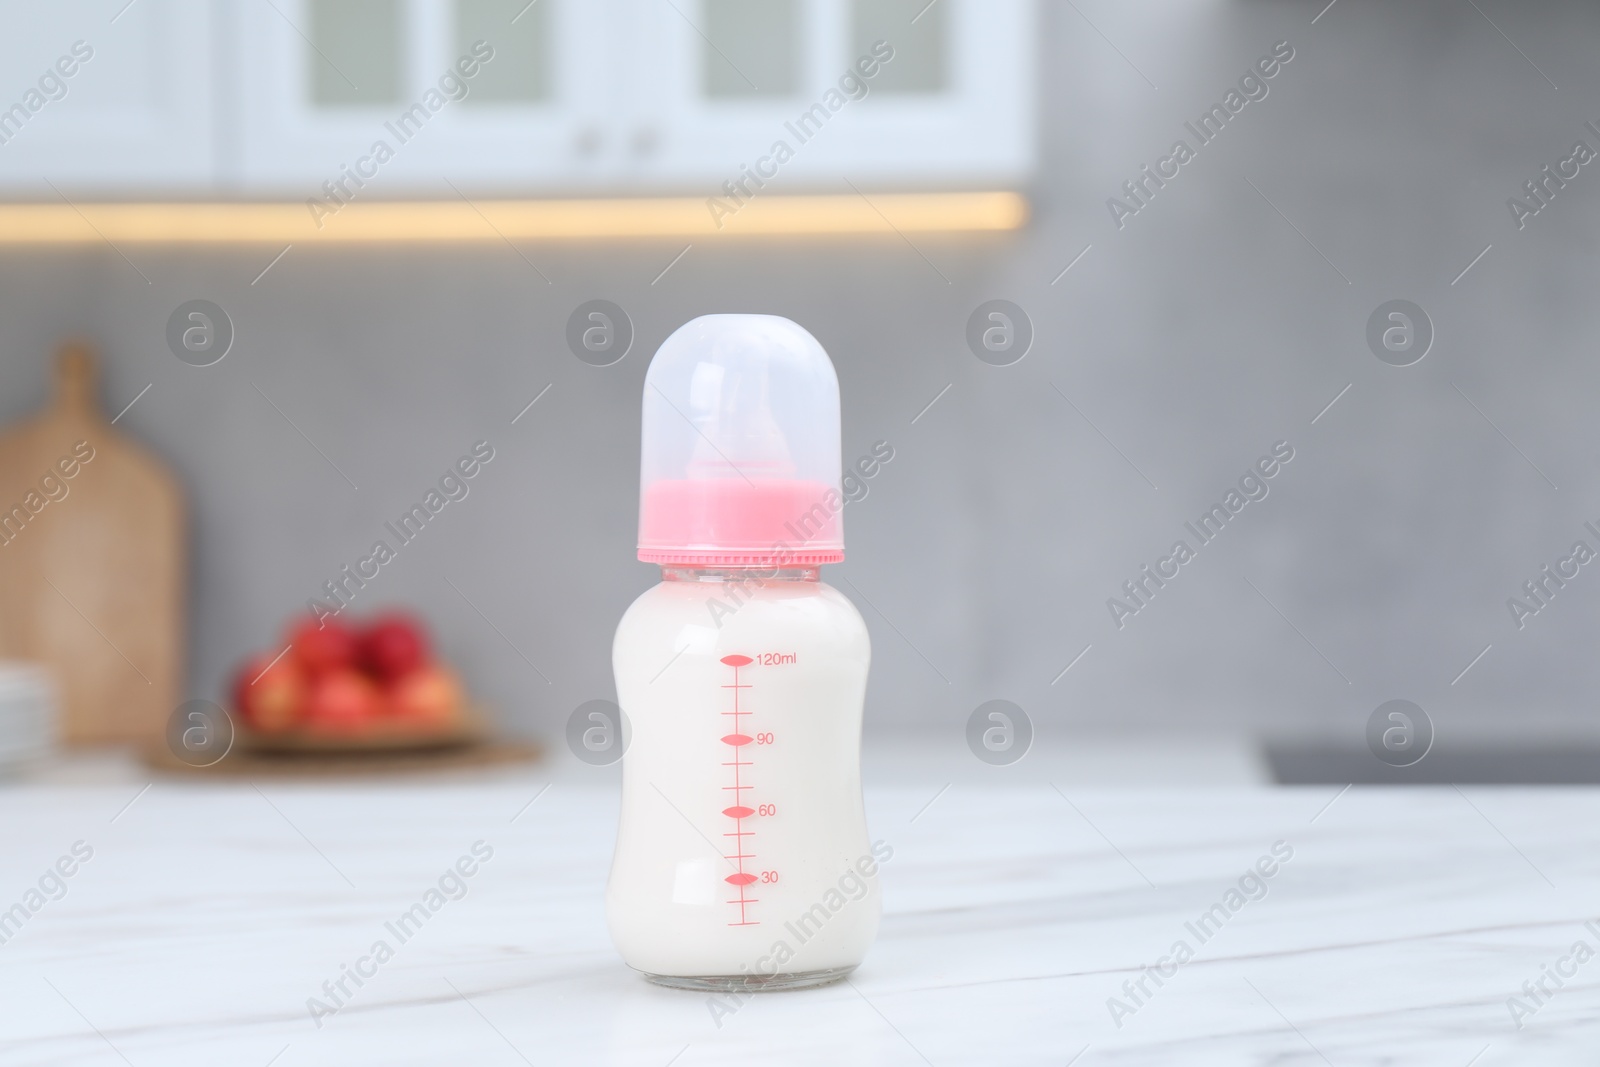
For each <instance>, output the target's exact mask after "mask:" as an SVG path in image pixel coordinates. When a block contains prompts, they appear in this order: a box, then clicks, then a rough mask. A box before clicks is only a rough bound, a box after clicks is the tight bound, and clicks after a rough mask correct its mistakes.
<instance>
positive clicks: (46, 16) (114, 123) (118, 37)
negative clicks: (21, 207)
mask: <svg viewBox="0 0 1600 1067" xmlns="http://www.w3.org/2000/svg"><path fill="white" fill-rule="evenodd" d="M212 10H213V9H212V5H211V3H210V2H209V0H137V2H136V3H133V4H131V5H129V4H128V0H85V2H73V3H41V2H39V0H0V26H3V27H4V28H5V32H4V33H0V193H3V194H4V195H5V196H7V197H8V198H11V199H19V200H59V198H60V196H66V197H67V198H69V199H76V198H78V197H80V196H82V197H138V196H143V195H149V194H166V193H170V192H174V191H182V192H200V193H203V192H205V191H206V190H208V189H209V188H211V186H212V183H213V181H214V179H215V176H216V162H217V161H216V154H215V141H214V138H213V127H214V123H215V120H216V113H215V111H214V110H213V94H212V92H211V86H212V82H213V77H214V76H215V74H216V71H215V69H214V68H215V60H216V53H215V45H216V43H217V41H216V36H215V33H214V25H213V22H212ZM58 191H59V192H58Z"/></svg>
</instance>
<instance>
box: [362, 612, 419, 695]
mask: <svg viewBox="0 0 1600 1067" xmlns="http://www.w3.org/2000/svg"><path fill="white" fill-rule="evenodd" d="M428 656H429V650H428V633H427V630H426V629H425V628H424V627H423V625H422V623H420V622H418V621H417V620H416V619H414V618H412V617H411V616H410V615H406V614H403V613H401V612H388V613H386V614H383V615H379V616H378V617H377V618H375V619H373V620H372V621H371V622H370V623H368V624H367V627H366V629H365V630H363V631H362V633H361V662H362V663H363V664H364V665H365V666H366V668H367V670H369V671H371V672H372V673H373V674H375V675H377V676H378V677H379V678H382V679H385V680H387V681H393V680H394V679H396V678H399V677H400V676H401V675H403V674H408V673H410V672H411V671H414V670H417V669H418V668H419V667H421V666H423V665H424V664H425V663H427V662H428Z"/></svg>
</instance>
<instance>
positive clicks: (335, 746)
mask: <svg viewBox="0 0 1600 1067" xmlns="http://www.w3.org/2000/svg"><path fill="white" fill-rule="evenodd" d="M488 739H489V728H488V717H487V716H486V715H485V714H484V713H483V712H482V709H479V708H476V707H468V708H467V709H466V710H465V711H464V712H463V713H462V715H461V717H460V718H459V719H458V720H457V721H456V722H454V723H452V724H449V725H447V726H444V727H438V726H418V725H417V724H415V723H409V722H403V721H395V720H390V719H376V720H374V721H373V722H372V723H371V724H370V725H368V726H365V727H363V728H362V729H361V730H360V731H359V732H351V733H328V732H324V731H317V730H286V731H284V732H282V733H270V734H264V733H257V732H255V731H253V730H250V729H249V728H248V727H247V728H246V729H244V730H243V731H241V732H240V736H239V743H240V744H241V745H242V746H243V747H245V748H247V749H248V750H249V751H251V752H261V753H272V754H274V755H316V754H319V753H325V752H337V753H354V752H411V751H422V750H426V749H435V748H458V747H461V746H465V745H475V744H481V743H482V742H484V741H486V740H488Z"/></svg>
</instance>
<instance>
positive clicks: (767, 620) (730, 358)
mask: <svg viewBox="0 0 1600 1067" xmlns="http://www.w3.org/2000/svg"><path fill="white" fill-rule="evenodd" d="M643 417H644V423H643V434H642V445H643V448H642V453H643V455H642V461H641V463H640V481H641V485H640V494H639V558H640V559H641V560H643V561H645V562H647V563H655V564H659V565H660V567H661V582H660V584H659V585H657V586H655V587H654V588H653V589H650V590H649V591H648V592H646V593H645V594H644V595H643V596H641V597H639V599H638V600H636V601H634V602H633V605H632V606H631V607H630V608H629V609H628V611H627V613H626V614H625V615H624V616H623V618H622V622H621V624H620V625H619V626H618V627H617V637H616V643H615V645H614V646H613V649H612V663H613V667H614V669H615V671H616V681H617V700H618V703H619V704H620V705H621V708H622V712H623V714H624V715H625V716H626V722H627V724H628V725H629V727H631V737H630V738H629V740H628V747H627V749H626V751H625V752H624V754H623V757H622V815H621V819H620V822H619V826H618V830H617V847H616V853H615V855H614V857H613V859H612V863H611V876H610V879H609V881H608V882H607V885H606V918H607V923H608V925H609V926H610V929H611V936H612V940H613V941H615V943H616V945H617V948H618V949H619V950H620V951H621V953H622V957H623V959H624V960H626V961H627V963H628V964H629V966H631V967H634V968H636V969H637V970H639V971H642V972H643V973H644V975H645V976H646V977H647V978H649V979H651V980H652V981H655V982H658V983H660V984H663V985H671V986H679V987H684V988H691V989H717V990H755V989H792V988H800V987H804V986H812V985H820V984H822V983H824V982H829V981H833V980H835V979H838V978H842V977H844V976H845V975H846V974H848V973H850V971H852V970H854V969H855V967H856V965H857V964H859V963H860V962H861V960H862V958H863V957H864V956H865V955H866V952H867V948H868V946H869V945H870V944H871V943H872V939H873V936H874V935H875V934H876V932H877V927H878V916H879V912H880V910H881V899H880V893H879V887H878V878H877V868H878V863H879V862H881V861H882V860H884V859H887V858H888V855H889V849H888V848H887V847H886V846H884V845H883V844H881V843H880V844H878V845H877V846H875V848H876V851H875V849H874V846H872V845H870V844H869V842H868V838H867V825H866V814H865V812H864V810H863V808H862V802H861V717H862V705H863V701H864V699H865V695H866V685H867V666H868V663H869V661H870V658H871V648H870V645H869V643H868V640H867V630H866V626H865V624H864V623H863V622H862V620H861V615H860V613H858V612H857V611H856V609H855V607H854V606H853V605H852V604H851V603H850V601H849V600H847V599H846V598H845V597H844V596H843V595H842V594H841V593H839V592H838V591H837V590H835V589H833V588H832V587H830V586H828V585H825V584H823V582H822V581H821V579H820V577H819V573H818V572H819V570H820V568H821V566H822V565H823V564H824V563H837V562H839V561H840V560H842V559H843V558H844V539H843V524H842V522H841V519H842V515H841V512H842V510H843V506H844V497H843V496H842V495H841V494H840V491H839V489H840V486H839V482H840V455H839V436H840V435H839V381H838V378H837V377H836V376H835V374H834V370H833V364H832V363H831V362H830V361H829V359H828V354H827V353H826V352H825V351H823V349H822V346H821V345H820V344H818V343H817V340H816V338H814V337H812V336H811V334H809V333H807V332H806V331H805V330H804V329H802V328H801V327H800V326H799V325H798V324H796V323H794V322H791V321H790V320H788V319H785V318H780V317H777V316H773V315H706V316H702V317H701V318H697V319H695V320H693V321H692V322H689V323H687V324H685V325H684V326H682V327H680V328H679V329H678V330H677V331H676V332H675V333H673V335H672V336H671V337H669V338H667V340H666V341H665V342H664V343H663V344H662V346H661V348H660V350H659V351H657V352H656V355H655V358H654V359H653V360H652V361H651V363H650V369H649V371H648V373H647V374H646V375H645V385H644V412H643Z"/></svg>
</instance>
